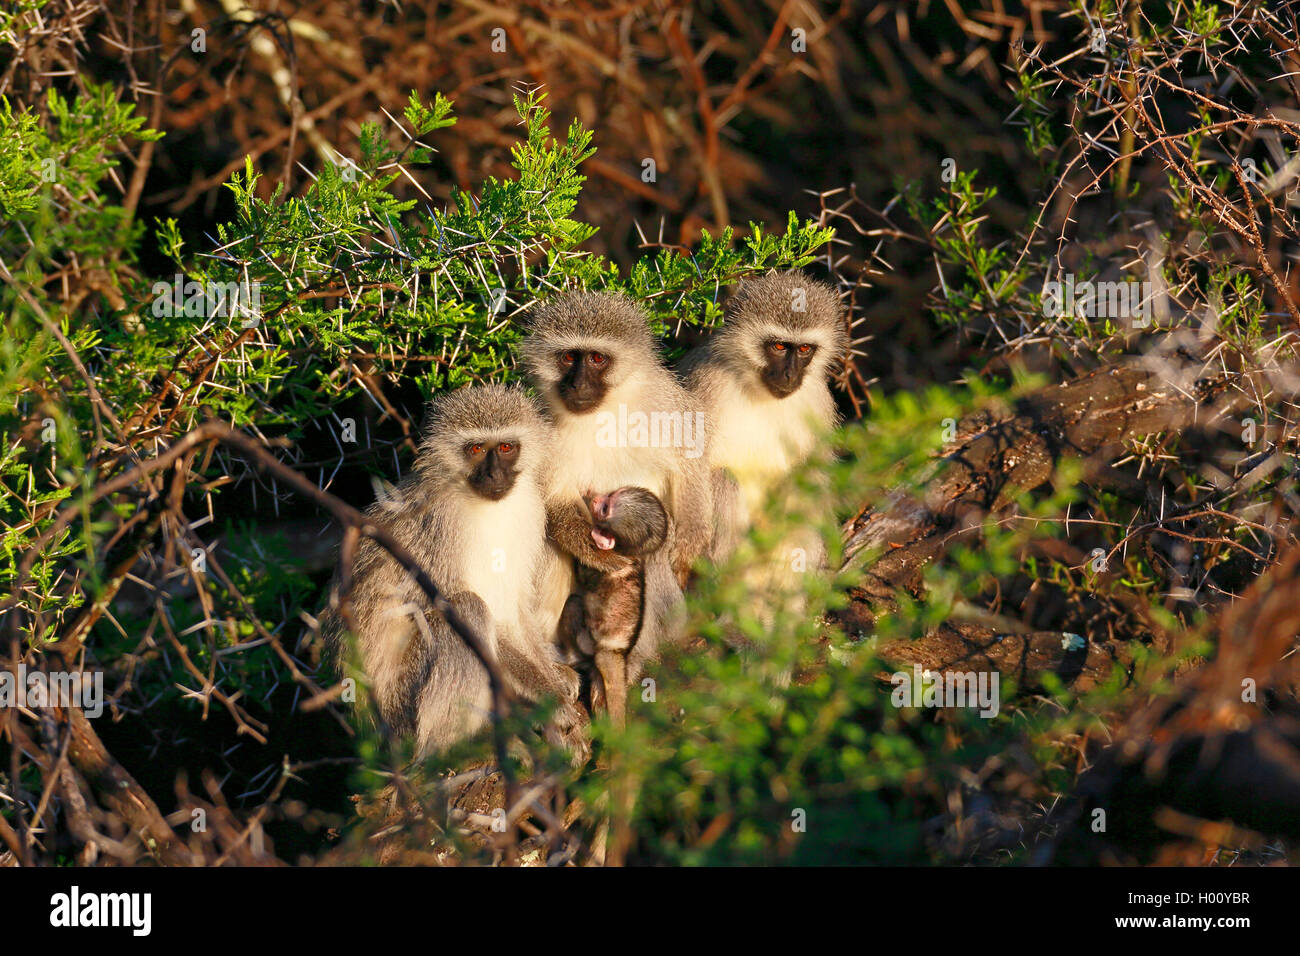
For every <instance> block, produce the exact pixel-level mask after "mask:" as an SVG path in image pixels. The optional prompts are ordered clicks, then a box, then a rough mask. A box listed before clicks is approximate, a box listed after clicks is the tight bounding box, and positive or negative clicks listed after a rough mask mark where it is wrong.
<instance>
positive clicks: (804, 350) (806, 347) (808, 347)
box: [799, 342, 812, 355]
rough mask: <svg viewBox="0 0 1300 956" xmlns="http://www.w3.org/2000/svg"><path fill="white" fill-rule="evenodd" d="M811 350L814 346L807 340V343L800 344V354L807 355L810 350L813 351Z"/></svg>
mask: <svg viewBox="0 0 1300 956" xmlns="http://www.w3.org/2000/svg"><path fill="white" fill-rule="evenodd" d="M811 351H812V346H811V345H809V344H808V343H807V342H805V343H803V344H802V345H800V346H799V354H800V355H807V354H808V353H809V352H811Z"/></svg>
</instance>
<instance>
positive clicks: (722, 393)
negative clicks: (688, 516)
mask: <svg viewBox="0 0 1300 956" xmlns="http://www.w3.org/2000/svg"><path fill="white" fill-rule="evenodd" d="M847 348H848V330H847V329H846V327H845V323H844V308H843V306H842V305H841V304H840V300H839V297H838V296H837V295H836V293H835V291H834V290H833V289H832V288H831V287H830V286H828V285H826V284H825V283H822V282H817V281H815V280H813V279H809V278H808V277H806V276H804V275H802V274H801V273H798V272H789V273H774V274H771V275H766V276H763V277H761V278H757V279H747V280H745V281H744V282H742V283H741V285H740V287H739V288H738V289H737V290H736V293H735V294H734V295H733V296H732V298H731V300H730V302H728V304H727V315H726V321H725V323H724V324H723V326H722V328H721V329H719V330H718V331H717V332H715V333H714V335H713V336H712V338H710V339H709V340H708V341H707V342H706V343H705V344H704V345H702V346H700V347H699V348H698V349H696V350H695V351H694V352H693V353H691V355H689V356H687V358H686V360H685V361H684V362H683V363H682V368H681V371H682V374H684V375H685V376H686V380H687V385H688V387H689V388H690V390H691V393H692V394H693V395H694V396H695V397H696V399H697V401H698V402H699V403H700V404H701V405H702V406H703V407H704V410H705V413H706V414H707V415H708V420H709V422H710V434H709V452H708V457H709V465H710V467H711V469H712V488H713V508H714V523H715V534H714V537H713V541H712V547H711V552H710V554H711V557H713V559H714V560H715V561H716V560H721V559H723V558H725V557H727V556H728V555H729V554H730V553H731V552H732V551H733V550H734V549H735V547H736V544H737V543H738V542H739V540H740V538H741V537H742V536H743V535H744V534H745V533H746V532H747V531H748V530H749V528H750V527H751V526H752V525H753V524H754V521H755V520H756V519H757V517H758V515H759V513H760V512H761V511H762V509H763V506H764V504H765V503H766V502H767V500H768V499H769V498H770V497H771V496H772V494H773V493H774V492H775V491H776V490H777V489H778V487H779V486H780V485H781V483H782V482H783V481H785V479H786V478H787V477H788V476H789V475H790V474H791V473H792V472H793V471H794V470H795V469H796V468H797V467H799V466H800V465H801V464H803V463H804V462H805V461H807V460H808V459H809V458H810V457H811V456H812V455H813V454H814V453H815V452H816V451H817V450H818V446H819V443H820V442H821V440H822V434H823V433H824V432H827V431H829V430H830V429H831V428H833V427H834V426H835V424H836V423H837V421H838V414H837V411H836V408H835V400H834V398H833V397H832V395H831V390H830V386H829V384H828V379H829V376H830V373H831V370H832V368H833V366H834V365H835V364H836V363H837V362H839V361H841V360H842V359H843V357H844V353H845V351H846V350H847ZM799 537H800V539H801V545H802V546H805V547H806V548H808V549H811V553H809V554H807V556H806V557H807V566H808V568H809V569H812V568H815V567H819V566H821V565H823V564H824V563H825V548H824V546H823V545H822V542H821V537H820V535H816V534H806V535H800V536H799Z"/></svg>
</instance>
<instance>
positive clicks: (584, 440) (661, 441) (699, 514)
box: [521, 292, 712, 681]
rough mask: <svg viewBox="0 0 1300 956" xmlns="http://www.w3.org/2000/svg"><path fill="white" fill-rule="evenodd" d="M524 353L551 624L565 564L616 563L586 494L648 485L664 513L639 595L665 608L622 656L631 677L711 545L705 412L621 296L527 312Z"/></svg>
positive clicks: (571, 296)
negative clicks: (549, 438)
mask: <svg viewBox="0 0 1300 956" xmlns="http://www.w3.org/2000/svg"><path fill="white" fill-rule="evenodd" d="M521 356H522V359H523V362H524V365H525V367H526V368H527V371H528V374H529V377H530V378H531V380H532V382H533V383H534V385H535V386H536V387H537V390H538V392H539V393H540V394H541V397H542V401H543V402H544V403H545V405H546V407H547V409H548V411H549V412H550V415H551V419H552V421H553V422H554V426H555V432H554V437H555V443H554V447H553V451H552V461H553V465H554V467H553V469H552V472H551V482H550V495H549V499H548V507H547V531H548V534H549V535H550V538H551V540H552V542H553V546H552V548H551V551H550V555H549V559H548V573H547V578H546V584H545V586H544V590H545V594H544V597H543V602H544V608H545V614H546V616H547V618H548V619H549V620H550V621H551V622H552V623H553V624H558V622H559V619H560V614H561V612H562V611H563V609H564V605H565V601H566V600H567V598H568V597H569V595H570V594H571V593H573V588H574V573H573V560H572V559H573V558H576V559H577V560H578V561H579V562H581V563H582V564H583V565H585V566H587V567H589V568H594V569H595V570H597V571H617V570H618V569H619V568H620V567H622V566H623V563H624V559H623V558H621V557H620V556H618V555H611V554H610V553H609V552H608V551H603V550H601V549H599V548H597V547H596V546H595V543H594V542H593V541H592V538H591V533H590V532H591V521H590V515H589V512H588V509H587V507H586V505H585V504H584V503H583V500H582V497H581V495H582V493H583V492H584V491H587V490H589V489H593V488H622V487H640V488H645V489H647V490H648V491H650V492H651V493H652V494H654V495H655V496H656V497H657V498H658V499H659V500H660V501H661V502H663V505H664V507H665V509H666V510H667V512H668V517H669V528H668V539H667V541H666V542H665V544H664V546H663V547H662V548H661V549H659V550H658V551H656V552H655V553H654V554H652V555H651V556H650V557H649V558H648V559H647V562H646V588H647V600H648V603H649V606H650V607H651V608H660V609H669V610H666V611H665V613H664V614H663V615H659V614H657V613H656V614H652V615H649V616H648V617H647V620H646V621H645V623H644V626H643V627H642V631H641V637H640V640H638V641H637V644H636V646H635V647H634V648H633V649H632V652H631V654H630V655H629V658H628V679H629V680H633V681H634V680H636V679H637V678H638V677H639V675H640V670H641V666H642V665H643V663H644V662H645V660H647V659H649V658H651V657H653V656H654V654H655V652H656V649H657V647H658V646H659V644H660V643H662V642H663V641H665V640H669V641H671V640H675V639H676V636H677V631H678V628H679V624H680V621H681V620H682V614H681V613H680V612H681V609H682V602H681V587H682V586H684V584H685V582H686V580H687V578H688V576H689V573H690V568H691V565H692V563H693V562H694V561H695V559H696V558H698V557H700V556H701V555H703V554H704V553H705V552H706V551H707V550H708V547H709V541H710V538H711V534H712V532H711V528H710V517H709V515H710V510H711V508H710V497H709V495H710V488H709V476H708V466H707V462H706V457H705V455H706V452H707V442H706V439H707V436H706V434H705V425H706V422H705V417H704V416H703V415H702V414H701V413H700V410H699V409H697V408H694V407H692V403H691V399H690V396H689V395H688V393H687V392H686V390H685V389H684V388H683V387H682V386H681V384H680V383H679V382H678V381H677V379H676V377H675V376H674V375H673V374H672V373H671V372H670V371H669V370H668V369H667V368H665V367H664V365H663V362H662V360H661V358H660V355H659V349H658V344H657V342H656V341H655V337H654V335H653V333H652V332H651V330H650V325H649V323H648V321H647V319H646V316H645V314H644V313H643V312H642V311H641V310H640V308H638V307H637V306H636V305H635V304H634V303H633V302H632V301H631V300H630V299H628V298H625V297H623V296H619V295H614V294H610V293H593V292H565V293H561V294H559V295H557V296H555V297H554V298H552V299H551V300H549V301H548V302H546V303H545V304H543V305H542V306H540V307H539V308H538V310H537V311H536V313H534V316H533V318H532V320H531V323H530V326H529V330H528V334H527V336H526V337H525V339H524V341H523V343H522V345H521Z"/></svg>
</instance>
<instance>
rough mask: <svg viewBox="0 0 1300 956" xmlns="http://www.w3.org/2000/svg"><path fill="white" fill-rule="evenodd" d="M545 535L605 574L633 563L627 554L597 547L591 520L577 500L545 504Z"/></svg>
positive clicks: (582, 561)
mask: <svg viewBox="0 0 1300 956" xmlns="http://www.w3.org/2000/svg"><path fill="white" fill-rule="evenodd" d="M546 534H547V537H549V538H550V539H551V540H552V541H554V542H555V543H556V544H558V545H559V546H560V547H561V548H563V549H564V550H565V551H567V552H568V553H569V554H571V555H573V556H574V557H575V558H577V559H578V561H579V562H581V563H582V564H584V565H585V566H587V567H589V568H594V569H595V570H597V571H600V572H603V573H606V574H608V573H610V572H613V571H622V570H625V569H627V568H630V567H632V566H633V564H634V560H633V559H632V558H629V557H627V556H626V555H622V554H617V553H616V552H614V551H612V550H604V549H601V548H598V547H596V542H595V541H594V540H593V539H592V536H591V520H590V519H589V518H588V517H587V513H586V510H585V509H584V507H583V505H582V503H581V502H579V501H574V502H571V503H565V504H558V505H552V506H551V507H548V508H547V509H546Z"/></svg>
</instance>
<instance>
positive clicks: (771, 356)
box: [760, 339, 817, 398]
mask: <svg viewBox="0 0 1300 956" xmlns="http://www.w3.org/2000/svg"><path fill="white" fill-rule="evenodd" d="M816 354H817V346H816V345H813V344H812V343H811V342H780V341H777V340H776V339H769V340H768V341H766V342H764V343H763V359H764V361H765V362H766V364H765V365H764V366H763V371H762V374H761V375H760V377H761V378H762V380H763V384H764V385H765V386H766V387H767V390H768V391H769V392H771V393H772V394H773V395H774V396H775V397H777V398H788V397H789V396H791V395H793V394H794V393H795V392H797V391H799V386H800V385H802V384H803V376H804V373H805V372H806V371H807V370H808V363H809V362H811V361H812V358H813V356H814V355H816Z"/></svg>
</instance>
